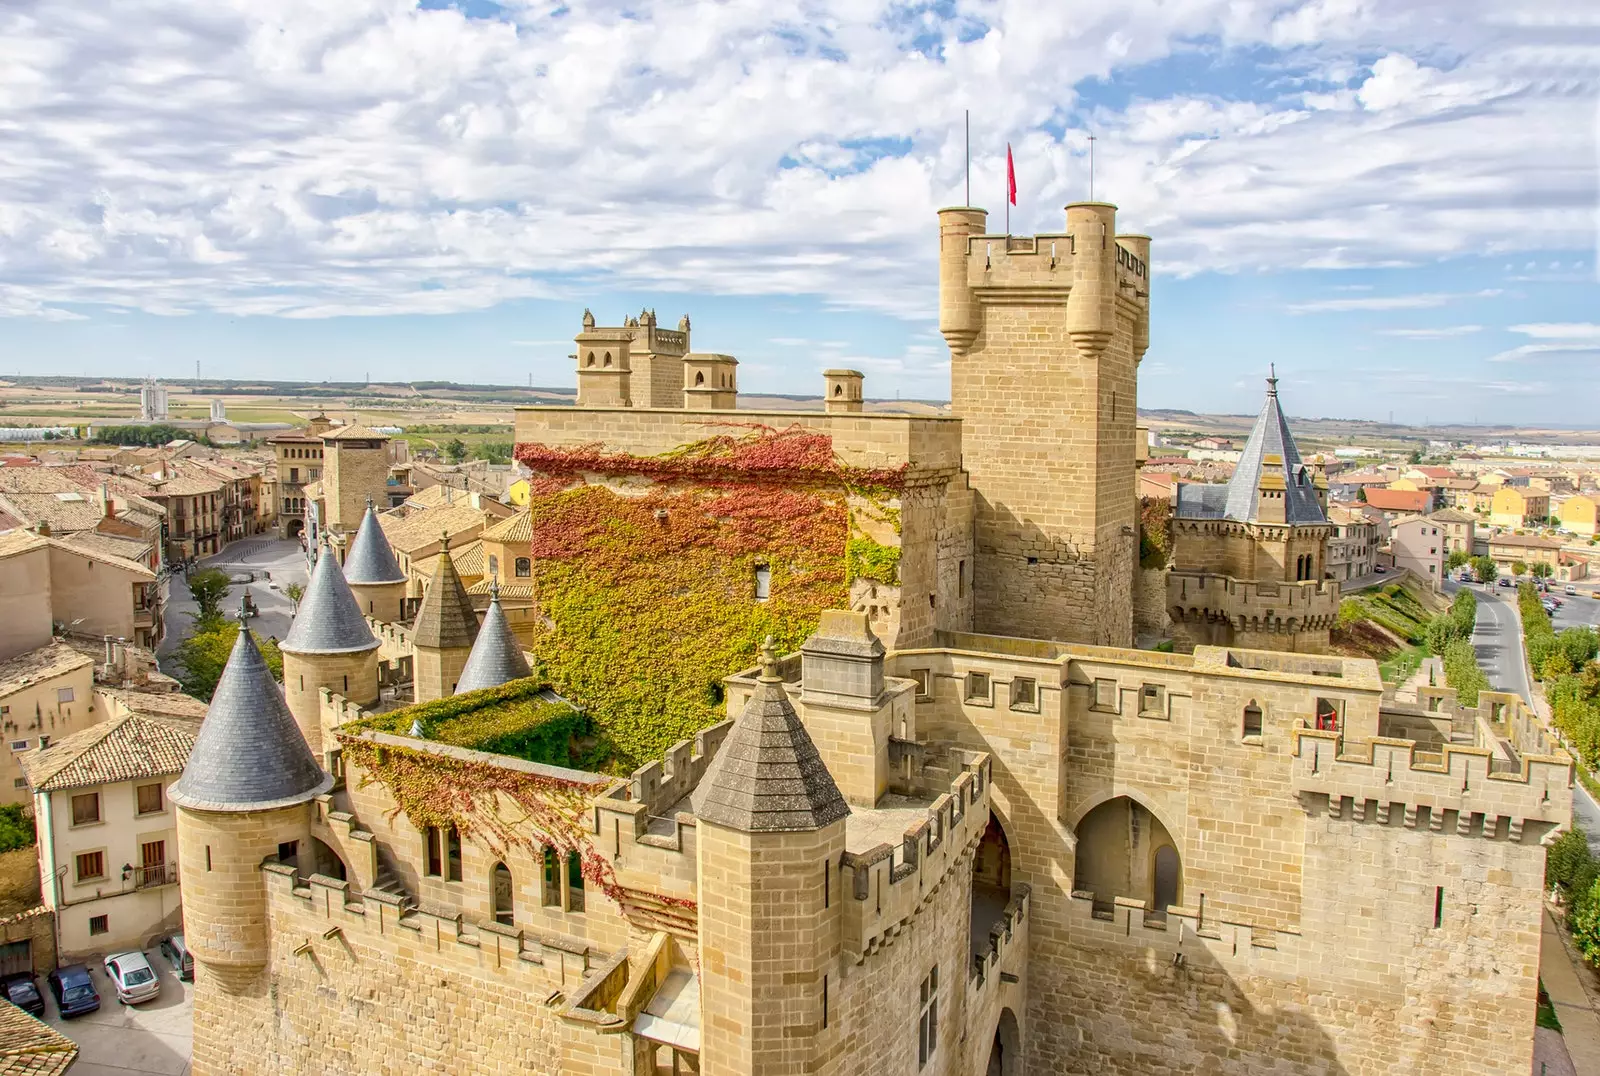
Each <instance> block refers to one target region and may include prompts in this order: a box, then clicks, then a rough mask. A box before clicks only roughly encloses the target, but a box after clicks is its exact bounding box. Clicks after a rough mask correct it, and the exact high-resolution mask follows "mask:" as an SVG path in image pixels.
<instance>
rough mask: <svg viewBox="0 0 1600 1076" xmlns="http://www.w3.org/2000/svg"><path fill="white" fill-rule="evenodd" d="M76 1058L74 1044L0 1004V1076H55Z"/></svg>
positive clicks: (42, 1024) (2, 1002) (62, 1071)
mask: <svg viewBox="0 0 1600 1076" xmlns="http://www.w3.org/2000/svg"><path fill="white" fill-rule="evenodd" d="M77 1059H78V1044H77V1043H75V1042H73V1041H72V1040H71V1039H69V1038H67V1037H66V1036H65V1035H63V1034H61V1032H59V1031H57V1030H56V1029H55V1028H53V1027H51V1026H50V1025H49V1024H47V1023H45V1022H44V1021H43V1020H38V1019H35V1018H34V1017H33V1016H30V1015H29V1014H28V1013H25V1012H23V1011H22V1010H21V1009H19V1008H17V1007H16V1006H15V1005H13V1004H11V1002H9V1001H0V1076H59V1074H60V1073H64V1072H66V1071H67V1069H69V1068H71V1067H72V1063H73V1062H74V1061H76V1060H77Z"/></svg>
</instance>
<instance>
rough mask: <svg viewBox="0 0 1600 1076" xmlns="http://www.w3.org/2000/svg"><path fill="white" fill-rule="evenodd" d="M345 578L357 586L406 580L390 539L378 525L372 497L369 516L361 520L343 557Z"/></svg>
mask: <svg viewBox="0 0 1600 1076" xmlns="http://www.w3.org/2000/svg"><path fill="white" fill-rule="evenodd" d="M344 577H345V579H346V581H348V582H351V583H354V584H355V585H357V586H377V585H379V584H382V583H404V582H405V581H406V573H405V572H402V571H401V570H400V564H399V562H397V561H396V560H395V558H394V550H393V549H392V548H391V547H390V545H389V538H388V536H387V535H385V534H384V533H383V525H382V524H381V523H379V522H378V511H377V509H375V508H374V507H373V506H372V498H371V497H368V498H367V514H366V515H365V516H363V517H361V526H360V528H359V529H357V531H356V536H355V538H354V540H352V541H351V543H350V552H349V553H348V554H347V555H346V556H345V558H344Z"/></svg>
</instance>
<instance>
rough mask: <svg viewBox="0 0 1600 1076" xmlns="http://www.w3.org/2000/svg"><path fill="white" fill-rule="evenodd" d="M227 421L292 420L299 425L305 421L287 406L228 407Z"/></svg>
mask: <svg viewBox="0 0 1600 1076" xmlns="http://www.w3.org/2000/svg"><path fill="white" fill-rule="evenodd" d="M228 421H230V422H292V423H294V424H296V425H301V424H303V423H304V422H305V420H304V419H302V418H299V417H297V416H296V415H295V413H294V412H293V411H290V410H288V409H287V408H284V409H281V410H280V409H278V408H273V407H230V408H228Z"/></svg>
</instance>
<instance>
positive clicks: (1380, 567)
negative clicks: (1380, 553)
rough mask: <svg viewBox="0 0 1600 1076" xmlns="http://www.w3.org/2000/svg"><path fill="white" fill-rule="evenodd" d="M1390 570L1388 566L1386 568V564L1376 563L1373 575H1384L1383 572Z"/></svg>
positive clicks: (1373, 567)
mask: <svg viewBox="0 0 1600 1076" xmlns="http://www.w3.org/2000/svg"><path fill="white" fill-rule="evenodd" d="M1388 570H1389V569H1387V568H1385V567H1384V566H1383V565H1381V564H1374V565H1373V566H1372V574H1373V575H1383V574H1384V573H1386V572H1387V571H1388Z"/></svg>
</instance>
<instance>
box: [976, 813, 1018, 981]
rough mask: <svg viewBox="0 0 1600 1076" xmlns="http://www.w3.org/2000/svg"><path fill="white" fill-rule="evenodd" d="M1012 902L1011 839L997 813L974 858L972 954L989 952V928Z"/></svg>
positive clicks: (990, 822)
mask: <svg viewBox="0 0 1600 1076" xmlns="http://www.w3.org/2000/svg"><path fill="white" fill-rule="evenodd" d="M1009 903H1011V842H1010V841H1008V840H1006V831H1005V829H1004V828H1003V827H1002V826H1001V825H1000V820H999V819H998V818H996V817H995V816H994V814H993V812H990V814H989V824H988V825H987V826H986V827H984V831H983V837H982V839H981V840H980V841H979V842H978V849H977V851H976V852H975V853H974V854H973V857H972V914H971V927H972V955H973V956H976V957H981V956H983V955H984V954H985V953H987V952H988V951H989V931H990V930H991V929H992V928H993V927H994V926H995V924H997V923H999V922H1000V920H1001V919H1002V918H1004V916H1005V910H1006V905H1007V904H1009Z"/></svg>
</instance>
